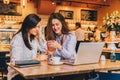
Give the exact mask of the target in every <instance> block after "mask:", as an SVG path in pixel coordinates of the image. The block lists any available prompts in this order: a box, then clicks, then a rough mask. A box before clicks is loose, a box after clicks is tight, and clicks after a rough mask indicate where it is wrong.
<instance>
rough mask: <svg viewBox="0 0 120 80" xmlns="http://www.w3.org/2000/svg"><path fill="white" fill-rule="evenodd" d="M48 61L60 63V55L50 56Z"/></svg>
mask: <svg viewBox="0 0 120 80" xmlns="http://www.w3.org/2000/svg"><path fill="white" fill-rule="evenodd" d="M50 63H52V64H59V63H60V57H52V58H50Z"/></svg>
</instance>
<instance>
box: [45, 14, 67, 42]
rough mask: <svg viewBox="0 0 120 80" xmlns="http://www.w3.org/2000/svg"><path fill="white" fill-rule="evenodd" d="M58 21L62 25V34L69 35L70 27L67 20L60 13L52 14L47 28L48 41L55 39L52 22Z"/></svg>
mask: <svg viewBox="0 0 120 80" xmlns="http://www.w3.org/2000/svg"><path fill="white" fill-rule="evenodd" d="M53 19H58V20H59V21H60V22H61V24H62V34H68V32H69V30H68V26H67V23H66V22H65V18H64V17H63V16H62V15H61V14H60V13H52V14H51V15H50V17H49V19H48V23H47V28H46V40H52V39H55V35H57V34H55V33H54V31H53V29H52V20H53Z"/></svg>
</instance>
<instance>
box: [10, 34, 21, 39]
mask: <svg viewBox="0 0 120 80" xmlns="http://www.w3.org/2000/svg"><path fill="white" fill-rule="evenodd" d="M16 39H17V40H21V39H22V33H21V32H19V33H17V34H16V35H14V37H13V39H12V40H16Z"/></svg>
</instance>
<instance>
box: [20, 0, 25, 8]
mask: <svg viewBox="0 0 120 80" xmlns="http://www.w3.org/2000/svg"><path fill="white" fill-rule="evenodd" d="M21 4H22V6H23V8H25V5H26V0H21Z"/></svg>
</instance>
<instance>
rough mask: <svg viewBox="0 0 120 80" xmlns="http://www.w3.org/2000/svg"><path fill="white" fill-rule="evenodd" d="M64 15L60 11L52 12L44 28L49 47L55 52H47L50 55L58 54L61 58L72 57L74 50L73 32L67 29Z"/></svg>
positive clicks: (74, 39) (74, 38)
mask: <svg viewBox="0 0 120 80" xmlns="http://www.w3.org/2000/svg"><path fill="white" fill-rule="evenodd" d="M67 27H68V26H67V24H66V22H65V19H64V17H63V16H62V15H61V14H60V13H52V14H51V15H50V17H49V20H48V24H47V28H46V40H47V43H48V46H49V47H50V48H53V49H55V52H52V53H51V52H50V51H49V49H48V53H49V55H50V56H59V57H61V59H73V58H74V56H75V54H76V52H75V46H76V37H75V34H74V33H72V32H70V31H69V30H68V29H67Z"/></svg>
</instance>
